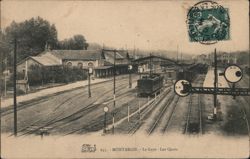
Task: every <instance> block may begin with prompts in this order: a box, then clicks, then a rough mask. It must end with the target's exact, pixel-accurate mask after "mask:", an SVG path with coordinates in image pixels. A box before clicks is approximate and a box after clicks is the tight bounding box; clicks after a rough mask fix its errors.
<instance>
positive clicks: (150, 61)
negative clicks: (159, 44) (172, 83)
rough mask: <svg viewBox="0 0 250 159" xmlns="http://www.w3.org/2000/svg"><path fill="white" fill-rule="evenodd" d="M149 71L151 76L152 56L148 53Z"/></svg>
mask: <svg viewBox="0 0 250 159" xmlns="http://www.w3.org/2000/svg"><path fill="white" fill-rule="evenodd" d="M149 58H150V59H149V71H150V73H149V74H150V76H151V75H152V54H151V53H150V56H149Z"/></svg>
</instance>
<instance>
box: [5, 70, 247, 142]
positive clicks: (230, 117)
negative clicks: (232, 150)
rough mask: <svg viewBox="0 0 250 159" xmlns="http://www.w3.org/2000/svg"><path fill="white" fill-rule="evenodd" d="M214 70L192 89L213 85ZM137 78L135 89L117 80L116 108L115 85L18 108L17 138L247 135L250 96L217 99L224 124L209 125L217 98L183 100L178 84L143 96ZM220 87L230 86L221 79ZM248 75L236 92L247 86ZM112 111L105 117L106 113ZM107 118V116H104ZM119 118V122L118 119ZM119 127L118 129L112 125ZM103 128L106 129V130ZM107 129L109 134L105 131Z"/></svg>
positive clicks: (8, 129)
mask: <svg viewBox="0 0 250 159" xmlns="http://www.w3.org/2000/svg"><path fill="white" fill-rule="evenodd" d="M212 72H213V70H212V69H209V70H208V72H207V74H198V75H197V76H196V77H195V78H194V80H193V82H192V85H193V86H199V87H201V86H212V85H213V81H212V80H211V79H212V77H211V76H212V74H213V73H212ZM139 78H140V77H139V75H137V74H132V88H129V84H128V75H121V76H118V77H117V79H116V97H115V99H116V101H115V102H116V105H115V107H114V103H113V80H107V81H105V82H101V83H96V84H93V85H92V86H91V91H92V97H91V98H89V97H88V87H87V86H84V87H79V88H74V89H72V90H67V91H64V92H60V93H56V94H53V95H49V96H47V97H44V98H41V99H37V100H32V101H30V102H26V103H20V104H19V105H18V136H19V137H20V136H28V135H63V136H64V135H72V134H89V133H99V134H101V135H111V134H113V133H114V134H123V135H133V134H138V133H144V134H145V135H154V134H161V135H167V134H168V133H179V134H183V135H204V134H211V133H212V134H213V133H215V134H222V135H247V134H248V133H249V130H248V127H247V122H248V121H250V111H249V97H248V96H247V97H237V98H236V99H233V97H232V96H218V102H219V103H220V105H219V107H218V112H219V113H220V120H218V121H211V120H208V116H209V115H210V114H211V113H212V112H213V96H212V95H204V94H202V95H201V94H191V95H189V96H186V97H179V96H178V95H176V94H175V93H174V90H173V89H174V88H173V83H171V82H166V83H165V84H164V86H163V87H161V89H160V90H159V92H158V93H155V94H153V95H151V96H147V97H145V96H139V94H138V91H137V89H138V88H137V80H138V79H139ZM218 82H219V84H220V86H223V87H229V84H228V83H227V82H226V80H225V79H224V78H222V77H220V78H219V81H218ZM248 86H249V76H248V75H245V76H244V77H243V79H242V80H241V81H240V82H239V83H238V84H237V86H236V87H248ZM104 107H108V108H109V109H108V112H107V114H106V115H105V114H104V111H103V108H104ZM104 115H105V117H104ZM113 117H114V118H113ZM113 124H114V125H113ZM104 125H106V126H105V127H106V128H104ZM104 129H105V130H104ZM1 130H2V133H9V134H11V133H12V131H13V110H12V109H4V110H1Z"/></svg>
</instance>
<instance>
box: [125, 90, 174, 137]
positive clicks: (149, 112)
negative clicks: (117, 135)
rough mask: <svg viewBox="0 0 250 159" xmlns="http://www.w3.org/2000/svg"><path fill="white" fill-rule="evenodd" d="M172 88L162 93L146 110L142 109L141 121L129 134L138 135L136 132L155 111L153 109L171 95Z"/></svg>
mask: <svg viewBox="0 0 250 159" xmlns="http://www.w3.org/2000/svg"><path fill="white" fill-rule="evenodd" d="M169 87H170V86H168V87H167V89H166V91H165V92H162V94H160V95H159V96H158V97H157V99H156V100H155V101H153V102H152V103H151V104H150V105H148V106H147V107H146V108H144V109H142V110H141V111H140V114H139V115H140V120H138V121H137V122H136V123H135V124H134V126H133V127H132V128H131V129H130V130H129V131H128V134H130V135H133V134H134V133H136V131H137V130H138V129H139V128H140V127H141V125H142V124H143V122H142V121H143V120H145V119H146V118H147V117H148V116H149V115H150V114H151V113H152V111H153V109H154V108H155V107H156V106H157V105H158V104H159V103H161V102H162V101H163V99H164V97H165V96H167V95H169V93H170V92H171V89H170V88H169Z"/></svg>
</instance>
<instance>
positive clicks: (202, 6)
mask: <svg viewBox="0 0 250 159" xmlns="http://www.w3.org/2000/svg"><path fill="white" fill-rule="evenodd" d="M187 24H188V34H189V40H190V41H191V42H200V43H202V44H213V43H216V42H217V41H221V40H229V39H230V18H229V14H228V9H227V8H223V7H222V6H221V5H219V4H218V3H216V2H213V1H202V2H199V3H197V4H195V5H194V6H193V7H191V8H190V10H189V12H188V15H187Z"/></svg>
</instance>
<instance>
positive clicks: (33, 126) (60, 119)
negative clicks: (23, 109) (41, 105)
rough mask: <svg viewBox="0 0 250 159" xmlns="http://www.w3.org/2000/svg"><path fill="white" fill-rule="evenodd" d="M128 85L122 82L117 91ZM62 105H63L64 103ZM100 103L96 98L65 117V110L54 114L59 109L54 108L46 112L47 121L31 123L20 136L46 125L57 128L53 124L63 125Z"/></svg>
mask: <svg viewBox="0 0 250 159" xmlns="http://www.w3.org/2000/svg"><path fill="white" fill-rule="evenodd" d="M126 86H127V84H121V85H120V87H119V88H117V93H118V92H119V91H122V90H123V89H124V88H125V87H126ZM110 92H112V90H108V91H105V92H103V93H102V95H101V97H103V96H105V95H107V93H110ZM127 93H129V91H126V92H123V93H118V98H121V97H123V96H124V95H125V94H127ZM78 97H79V96H74V97H73V99H72V98H71V99H70V100H68V99H66V100H65V101H64V102H63V104H67V102H70V101H72V100H76V99H77V98H78ZM111 100H112V99H109V98H108V99H105V102H110V101H111ZM60 105H62V103H61V104H60ZM60 105H58V106H56V108H58V107H60ZM100 105H101V104H96V100H94V101H93V102H91V103H90V104H88V105H87V106H85V107H84V108H81V109H79V110H77V111H75V112H74V113H71V114H69V115H67V116H65V117H62V116H63V114H64V111H63V112H61V113H59V114H57V115H53V113H54V111H55V110H57V109H54V111H53V112H50V113H49V114H46V116H47V117H48V119H47V120H46V121H43V119H39V120H37V121H35V122H33V123H32V124H30V125H29V126H27V127H25V128H24V129H21V130H19V131H18V132H19V133H21V134H20V135H19V136H23V135H29V134H39V131H40V130H41V129H43V128H46V127H50V130H52V129H54V128H55V126H53V125H55V124H57V123H60V122H62V123H61V125H63V124H65V123H70V122H73V121H75V120H78V119H79V118H81V117H82V116H83V114H86V113H88V112H90V111H92V110H94V108H96V107H98V106H100ZM49 117H50V118H49ZM59 125H60V124H59Z"/></svg>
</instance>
